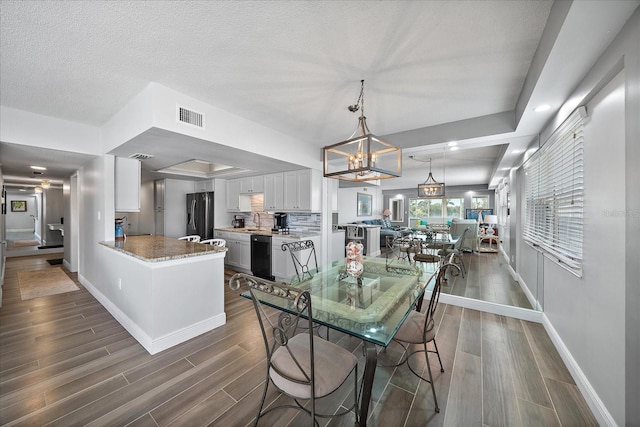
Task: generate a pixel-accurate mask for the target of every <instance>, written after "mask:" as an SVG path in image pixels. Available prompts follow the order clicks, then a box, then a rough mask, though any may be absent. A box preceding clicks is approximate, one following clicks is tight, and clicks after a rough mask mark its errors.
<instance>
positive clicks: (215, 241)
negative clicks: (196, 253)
mask: <svg viewBox="0 0 640 427" xmlns="http://www.w3.org/2000/svg"><path fill="white" fill-rule="evenodd" d="M200 243H202V244H203V245H212V246H220V247H221V248H224V247H225V246H227V241H226V240H224V239H207V240H200Z"/></svg>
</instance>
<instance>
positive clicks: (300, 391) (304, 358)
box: [269, 333, 358, 399]
mask: <svg viewBox="0 0 640 427" xmlns="http://www.w3.org/2000/svg"><path fill="white" fill-rule="evenodd" d="M287 348H288V349H289V351H291V353H293V354H294V355H295V358H296V360H297V361H298V363H299V364H300V366H301V367H302V369H304V372H307V373H308V372H310V371H311V367H310V365H309V362H310V358H309V335H308V334H307V333H301V334H298V335H296V336H294V337H292V338H291V339H290V340H289V344H288V346H287V347H279V348H278V349H277V350H276V351H274V352H273V356H272V357H271V363H272V365H273V366H274V367H276V368H277V369H278V370H279V371H281V372H286V373H287V374H286V375H287V376H288V377H289V378H291V379H289V378H286V377H285V376H283V375H280V374H279V373H278V372H277V371H276V370H275V369H273V368H272V369H270V370H269V376H270V377H271V381H273V383H274V384H275V385H276V387H278V388H279V389H280V390H282V391H283V392H285V393H286V394H288V395H290V396H293V397H298V398H301V399H310V398H311V387H310V386H309V385H308V384H301V383H298V382H296V380H297V381H307V379H306V378H305V376H304V374H303V373H302V372H301V371H300V368H299V367H298V366H297V365H296V363H295V361H294V360H293V358H292V357H291V354H289V351H287ZM313 350H314V364H315V394H316V398H318V397H323V396H326V395H327V394H330V393H331V392H333V391H334V390H336V389H337V388H338V387H340V385H341V384H342V383H343V382H344V381H345V380H346V379H347V377H348V376H349V373H351V371H352V370H353V368H354V366H356V365H357V364H358V359H357V358H356V356H354V355H353V354H352V353H351V352H349V351H347V350H345V349H344V348H342V347H339V346H337V345H335V344H334V343H332V342H329V341H326V340H323V339H321V338H319V337H313Z"/></svg>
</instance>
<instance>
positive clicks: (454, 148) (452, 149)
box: [449, 147, 460, 151]
mask: <svg viewBox="0 0 640 427" xmlns="http://www.w3.org/2000/svg"><path fill="white" fill-rule="evenodd" d="M459 149H460V147H451V148H450V149H449V150H450V151H456V150H459Z"/></svg>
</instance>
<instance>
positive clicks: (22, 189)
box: [18, 188, 27, 191]
mask: <svg viewBox="0 0 640 427" xmlns="http://www.w3.org/2000/svg"><path fill="white" fill-rule="evenodd" d="M18 191H27V190H25V189H24V188H21V189H19V190H18Z"/></svg>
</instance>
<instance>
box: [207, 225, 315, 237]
mask: <svg viewBox="0 0 640 427" xmlns="http://www.w3.org/2000/svg"><path fill="white" fill-rule="evenodd" d="M216 230H218V231H226V232H231V233H243V234H259V235H261V236H275V237H286V238H291V239H306V238H308V237H314V236H317V235H318V233H303V232H300V231H296V232H293V233H289V234H282V233H280V232H277V231H271V229H270V228H233V227H228V228H216Z"/></svg>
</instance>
